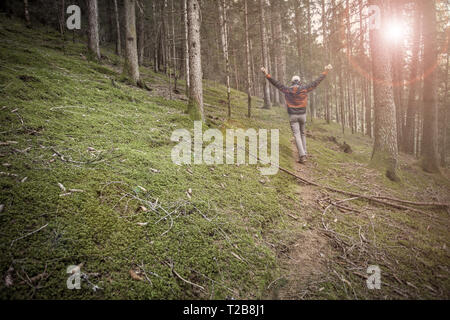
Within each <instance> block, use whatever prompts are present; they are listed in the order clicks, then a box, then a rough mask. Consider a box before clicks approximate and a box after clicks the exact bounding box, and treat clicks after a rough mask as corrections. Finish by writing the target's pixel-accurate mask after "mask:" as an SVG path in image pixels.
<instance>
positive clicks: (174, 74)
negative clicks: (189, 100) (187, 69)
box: [170, 0, 178, 93]
mask: <svg viewBox="0 0 450 320" xmlns="http://www.w3.org/2000/svg"><path fill="white" fill-rule="evenodd" d="M173 1H174V0H171V1H170V5H171V9H172V10H171V14H170V16H171V20H172V61H173V91H174V92H175V93H177V92H178V89H177V79H178V76H177V69H178V67H177V48H176V46H175V9H174V6H173Z"/></svg>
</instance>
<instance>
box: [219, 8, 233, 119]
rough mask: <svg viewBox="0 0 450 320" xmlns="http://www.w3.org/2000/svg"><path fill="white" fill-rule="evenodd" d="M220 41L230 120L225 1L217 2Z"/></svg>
mask: <svg viewBox="0 0 450 320" xmlns="http://www.w3.org/2000/svg"><path fill="white" fill-rule="evenodd" d="M217 7H218V8H219V24H220V39H221V41H222V54H223V58H224V60H225V77H226V86H227V108H228V118H231V87H230V59H229V54H228V21H227V9H228V8H227V3H226V0H218V6H217Z"/></svg>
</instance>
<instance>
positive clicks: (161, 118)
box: [0, 16, 450, 299]
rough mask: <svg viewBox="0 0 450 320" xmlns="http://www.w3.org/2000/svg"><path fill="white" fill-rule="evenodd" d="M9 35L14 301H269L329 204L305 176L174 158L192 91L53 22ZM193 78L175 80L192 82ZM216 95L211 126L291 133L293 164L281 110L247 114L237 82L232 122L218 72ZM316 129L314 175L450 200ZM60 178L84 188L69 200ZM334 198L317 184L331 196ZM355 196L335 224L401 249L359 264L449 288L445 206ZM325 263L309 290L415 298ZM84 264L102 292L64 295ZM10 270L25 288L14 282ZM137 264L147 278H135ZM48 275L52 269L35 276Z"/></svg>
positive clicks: (5, 64)
mask: <svg viewBox="0 0 450 320" xmlns="http://www.w3.org/2000/svg"><path fill="white" fill-rule="evenodd" d="M0 38H1V42H0V88H1V91H0V109H1V110H0V121H1V124H2V126H1V130H0V134H1V142H2V146H0V156H1V163H2V168H1V172H2V174H1V176H0V186H1V190H2V191H1V195H0V203H1V204H4V210H3V212H2V213H1V214H0V221H1V227H0V235H1V240H2V241H1V242H0V250H1V255H0V272H1V274H2V283H1V284H0V297H1V298H3V299H18V298H22V299H23V298H24V299H27V298H37V299H56V298H57V299H132V298H137V299H188V298H195V299H223V298H231V297H233V298H244V299H255V298H266V297H270V295H271V290H269V289H268V287H270V286H272V284H273V283H275V282H274V281H276V280H277V279H279V278H280V277H283V274H284V270H283V259H284V257H286V256H288V255H289V244H290V243H292V242H293V241H294V240H295V239H296V238H298V237H299V236H300V235H301V234H302V233H303V232H304V231H305V230H308V229H314V228H319V227H320V223H321V214H322V209H321V208H320V206H318V207H313V206H311V207H308V206H305V205H304V203H303V202H302V194H301V190H302V187H299V186H298V184H297V182H296V181H295V180H294V179H293V178H292V177H290V176H286V175H285V174H283V173H281V172H279V173H278V174H277V175H275V176H268V177H263V176H261V174H260V172H259V170H258V169H257V166H254V165H241V166H237V165H216V166H207V165H192V166H187V165H183V166H177V165H175V164H173V163H172V161H171V157H170V154H171V149H172V147H173V146H174V143H173V142H172V141H170V136H171V133H172V131H173V130H174V129H177V128H190V129H192V128H193V122H192V120H191V119H190V118H189V115H188V114H187V113H186V112H185V110H186V101H183V100H177V99H173V100H170V99H169V98H168V94H167V90H166V91H164V90H165V88H166V87H167V83H168V79H167V78H166V77H165V76H164V75H162V74H155V73H154V72H153V71H152V70H151V69H150V68H144V67H143V68H141V75H142V77H143V80H144V81H145V82H146V83H147V84H148V85H149V86H150V87H152V88H154V90H153V91H152V92H148V91H146V90H142V89H139V88H136V87H133V86H129V85H128V84H127V83H125V82H121V81H120V80H121V72H120V68H121V64H122V61H121V59H120V58H119V57H117V56H115V55H114V54H113V53H112V50H108V48H106V49H104V50H103V51H102V54H103V55H104V58H103V62H102V64H99V63H96V62H93V61H88V60H87V59H85V58H84V56H85V55H86V50H85V44H84V42H82V41H80V42H78V41H76V42H74V43H73V42H72V41H69V40H67V41H65V42H62V41H61V39H60V37H59V35H58V34H57V33H55V32H54V31H52V30H51V29H49V28H48V27H42V28H40V27H35V28H33V29H27V28H25V27H24V26H23V24H22V22H21V21H18V20H11V19H7V18H6V17H3V16H2V17H1V23H0ZM112 80H114V81H112ZM183 84H184V83H183V81H179V82H178V85H179V87H180V90H181V91H183V90H184V86H183ZM164 92H165V94H160V93H164ZM204 99H205V102H206V103H207V105H206V106H205V113H206V116H207V124H209V125H210V126H211V127H218V128H220V129H222V130H223V129H226V128H250V127H251V128H267V129H270V128H279V129H280V165H281V166H283V167H286V168H288V169H293V156H292V145H291V133H290V129H289V126H288V123H287V121H286V120H287V115H286V114H285V111H284V110H283V109H282V108H273V109H271V110H262V109H261V108H260V106H261V104H262V102H261V101H260V100H258V99H256V98H255V99H254V108H253V110H252V118H251V119H248V118H247V117H246V114H247V105H246V103H247V97H246V95H245V94H244V93H242V92H238V91H235V90H232V106H233V110H232V113H233V114H232V119H231V120H226V103H225V99H226V90H225V88H224V87H223V86H222V85H217V84H214V83H211V82H208V81H205V82H204ZM309 130H310V133H311V134H312V135H313V136H312V137H311V138H309V140H308V143H309V150H310V153H311V154H312V156H313V158H312V161H311V165H310V166H309V167H308V168H310V169H311V170H310V173H309V174H310V175H312V176H314V180H316V181H319V182H325V183H327V184H329V185H332V186H335V187H339V188H345V189H346V190H352V191H358V192H361V191H370V192H380V193H384V194H391V195H395V196H398V197H401V198H406V199H421V198H423V199H425V198H428V197H429V196H430V195H431V194H432V195H438V196H441V197H447V198H448V190H449V189H448V188H449V183H448V180H447V179H445V178H443V177H442V176H435V175H427V174H424V173H423V172H421V171H420V170H419V169H418V168H417V167H416V166H415V165H413V164H411V161H410V159H406V160H405V161H409V162H402V163H403V164H404V168H401V170H400V178H401V182H400V183H394V182H391V181H389V180H388V179H387V178H386V177H385V176H384V175H383V174H382V173H381V172H378V171H376V170H374V169H370V168H368V167H367V165H366V164H367V163H368V160H369V157H370V149H371V141H370V140H369V139H368V138H366V137H362V136H359V135H347V136H346V137H345V139H346V141H347V143H349V144H350V145H351V146H352V148H353V150H354V152H353V153H352V154H350V155H348V154H345V153H343V152H341V151H339V150H336V148H335V147H334V145H333V143H331V142H329V141H326V139H325V137H326V136H328V135H333V136H336V137H338V138H339V139H342V137H341V136H340V134H339V132H340V129H339V128H338V126H337V125H326V124H324V123H323V122H321V121H315V122H314V123H313V124H311V125H310V126H309ZM61 156H62V157H63V158H64V159H65V161H63V160H62V158H61ZM405 163H407V164H408V166H406V165H405ZM25 177H26V179H24V178H25ZM22 181H23V182H22ZM58 183H60V184H62V185H64V186H65V188H66V189H80V190H83V192H72V193H70V194H69V195H63V194H64V193H65V192H63V191H62V190H61V189H60V187H59V186H58ZM366 189H367V190H366ZM66 192H67V191H66ZM321 195H323V191H321V190H319V189H317V194H316V195H315V196H317V198H318V200H320V199H319V198H320V197H321ZM333 196H334V197H340V196H338V195H333ZM299 198H300V199H299ZM447 200H448V199H447ZM156 201H157V202H156ZM319 202H320V201H319ZM152 204H154V205H155V210H152V209H151V207H152ZM352 204H354V205H355V206H357V207H358V208H359V209H360V210H366V211H364V213H362V214H357V213H352V214H341V213H339V212H338V211H336V212H334V211H333V212H334V214H335V215H339V218H338V220H337V222H336V223H335V226H334V227H335V229H336V230H337V231H339V232H340V233H342V234H346V235H347V236H349V237H356V236H357V235H360V232H359V233H358V230H360V228H358V226H362V227H361V228H362V230H363V234H364V236H365V238H366V239H368V241H369V242H370V241H372V242H373V243H374V244H376V249H377V250H379V251H377V252H380V255H382V256H383V257H385V256H386V255H387V254H389V258H384V259H383V260H381V262H380V261H367V259H365V260H364V259H363V262H361V261H360V260H354V261H355V262H354V263H356V264H358V267H359V268H360V269H361V270H363V269H362V268H364V267H367V266H366V264H367V262H370V264H380V265H382V264H387V265H389V264H390V263H394V264H395V263H396V265H395V267H392V268H391V269H395V270H396V272H398V274H396V276H395V277H398V278H399V279H401V280H400V282H401V283H395V281H396V280H395V278H394V279H392V276H391V277H390V276H386V277H384V278H383V279H385V280H386V283H387V284H389V283H391V282H392V283H394V284H395V288H400V289H397V290H398V291H400V292H401V293H402V294H406V296H407V297H421V298H435V297H445V298H448V296H449V288H450V284H449V282H448V265H449V256H448V249H447V248H448V215H447V213H446V212H441V211H435V212H433V211H430V212H429V213H430V215H431V218H430V217H429V216H421V215H419V214H417V213H412V212H406V211H399V210H391V209H389V208H384V207H376V206H375V207H373V206H368V204H367V203H366V202H363V201H356V202H354V203H352ZM141 206H145V207H146V208H147V210H146V211H145V210H142V209H140V207H141ZM168 213H170V215H168ZM368 215H369V216H370V217H371V216H374V218H373V219H372V220H370V219H369V218H367V216H368ZM292 216H295V217H297V219H294V218H292ZM327 218H329V217H327ZM368 219H369V220H368ZM333 223H334V222H333ZM372 225H373V228H374V229H373V230H371V229H370V228H372V227H371V226H372ZM42 226H46V227H44V228H43V229H42V230H40V231H38V232H36V233H33V234H29V233H31V232H33V231H35V230H38V229H39V228H40V227H42ZM355 228H356V229H355ZM355 230H356V234H355ZM369 231H370V232H369ZM372 232H373V234H376V238H374V239H373V238H372ZM28 234H29V235H28ZM24 236H25V237H24ZM22 237H23V238H22ZM358 241H359V237H358ZM444 245H446V247H445V246H444ZM305 249H306V248H305ZM372 249H373V248H371V250H372ZM336 252H339V248H336ZM360 255H362V256H364V255H365V253H364V252H361V253H360ZM368 256H370V257H372V255H367V257H368ZM328 258H329V259H330V260H329V261H330V267H329V269H327V270H328V271H329V272H328V271H327V272H328V273H327V274H324V275H323V277H322V278H321V280H320V281H319V282H315V283H317V285H314V286H311V290H310V291H309V293H308V295H307V296H308V297H318V298H347V297H349V298H352V297H353V298H354V295H356V297H357V298H380V297H384V296H387V297H388V298H398V297H400V298H401V297H402V295H399V294H398V292H397V293H396V291H395V290H391V289H389V288H390V287H387V288H386V289H384V290H381V291H378V292H374V291H368V290H367V289H366V288H365V281H364V280H362V279H360V278H358V277H357V276H355V275H354V273H352V272H351V271H349V268H348V266H346V265H341V264H339V263H335V261H338V259H337V258H336V255H335V254H334V255H330V256H329V257H328ZM349 259H350V258H349ZM385 261H388V262H385ZM80 263H83V267H82V272H84V273H86V274H90V280H91V281H92V282H93V283H95V284H97V285H98V286H100V287H101V288H102V289H101V290H98V291H96V292H94V291H92V290H90V289H89V286H88V285H87V283H86V282H83V284H82V290H68V289H67V287H66V280H67V277H68V274H67V273H66V270H67V267H68V266H69V265H78V264H80ZM171 264H172V265H173V269H174V270H175V271H176V273H177V274H178V275H180V276H181V277H183V278H184V279H187V280H189V281H191V282H193V283H195V284H197V285H199V286H202V287H203V288H204V289H200V288H199V287H195V286H192V285H190V284H188V283H186V282H184V281H182V280H181V279H180V278H179V277H177V276H176V275H175V274H174V273H173V272H172V271H171V268H170V267H169V265H171ZM389 266H390V265H389ZM10 267H13V268H14V271H13V272H11V273H10V274H11V275H12V277H13V279H14V285H12V286H10V287H6V285H5V281H4V279H5V277H6V275H8V269H10ZM130 270H133V271H134V272H136V273H137V274H138V276H139V277H140V279H141V280H137V279H133V277H132V276H130ZM332 270H335V271H336V272H338V273H339V274H342V275H343V276H344V277H345V279H346V280H347V281H349V282H350V283H351V284H352V289H354V290H355V292H354V293H351V294H349V290H351V289H348V288H347V287H346V286H347V284H346V283H345V282H343V281H342V279H340V278H337V279H336V277H334V273H333V272H332ZM382 270H383V272H386V274H389V273H390V272H391V271H390V270H389V269H386V268H383V266H382ZM364 271H365V270H363V271H361V272H362V273H364ZM44 272H45V273H46V276H45V277H44V278H43V279H39V280H36V281H31V280H29V279H28V278H27V277H30V278H32V277H34V276H36V275H39V274H42V273H44ZM440 277H441V278H440ZM383 281H384V280H383ZM408 283H409V284H408ZM411 284H412V285H413V286H411ZM277 285H278V286H282V285H285V286H289V285H290V284H289V283H288V282H286V281H284V282H283V281H279V282H277ZM315 286H317V288H316V287H315ZM393 286H394V285H392V284H391V287H393ZM427 286H431V287H432V289H429V288H427ZM272 287H273V286H272ZM414 287H416V288H417V289H414ZM434 291H435V292H434ZM298 297H299V296H294V297H293V298H298Z"/></svg>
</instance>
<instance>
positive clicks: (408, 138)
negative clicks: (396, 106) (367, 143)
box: [403, 2, 421, 154]
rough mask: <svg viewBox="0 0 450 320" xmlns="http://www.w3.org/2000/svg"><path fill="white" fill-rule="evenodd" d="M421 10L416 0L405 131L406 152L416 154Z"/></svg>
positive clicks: (404, 143)
mask: <svg viewBox="0 0 450 320" xmlns="http://www.w3.org/2000/svg"><path fill="white" fill-rule="evenodd" d="M420 20H421V10H420V7H419V5H418V3H417V2H416V8H415V13H414V26H413V43H412V50H411V52H412V58H411V73H410V76H409V79H410V83H409V95H408V106H407V110H406V124H405V127H404V132H403V150H404V151H405V152H406V153H409V154H414V132H415V125H416V113H417V99H416V91H417V88H418V86H417V82H418V79H417V69H418V66H419V55H420V36H421V27H420Z"/></svg>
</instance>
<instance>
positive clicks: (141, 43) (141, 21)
mask: <svg viewBox="0 0 450 320" xmlns="http://www.w3.org/2000/svg"><path fill="white" fill-rule="evenodd" d="M136 5H137V7H138V43H137V46H138V62H139V65H140V66H141V65H142V64H143V63H144V53H145V11H144V10H145V7H144V3H143V2H140V1H137V2H136Z"/></svg>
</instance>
